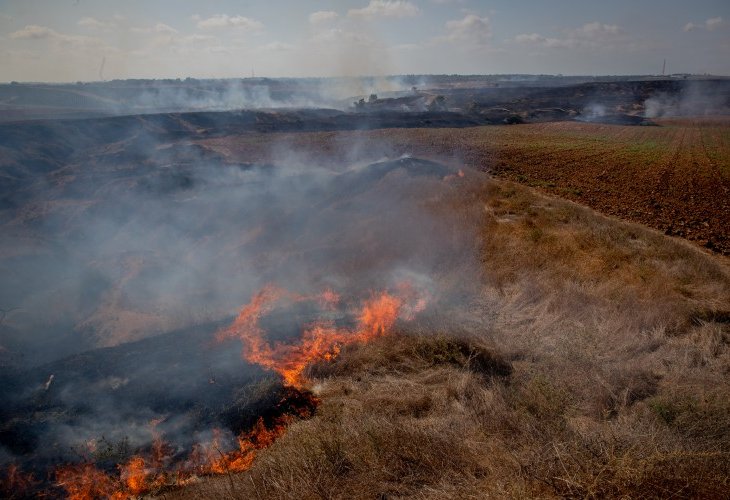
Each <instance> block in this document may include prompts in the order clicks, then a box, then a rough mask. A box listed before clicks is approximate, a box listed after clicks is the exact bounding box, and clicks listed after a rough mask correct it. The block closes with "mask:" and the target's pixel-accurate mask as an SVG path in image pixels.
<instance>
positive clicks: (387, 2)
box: [347, 0, 421, 19]
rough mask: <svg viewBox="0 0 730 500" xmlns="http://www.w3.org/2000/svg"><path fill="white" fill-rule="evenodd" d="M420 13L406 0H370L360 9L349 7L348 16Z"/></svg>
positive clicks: (395, 15)
mask: <svg viewBox="0 0 730 500" xmlns="http://www.w3.org/2000/svg"><path fill="white" fill-rule="evenodd" d="M420 13H421V9H419V8H418V7H416V6H415V5H414V4H413V3H411V2H409V1H408V0H370V3H369V4H368V5H367V6H366V7H363V8H362V9H350V10H349V11H347V15H348V16H349V17H359V18H363V19H374V18H376V17H396V18H399V17H414V16H417V15H418V14H420Z"/></svg>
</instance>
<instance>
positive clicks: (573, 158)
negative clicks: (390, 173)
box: [202, 118, 730, 255]
mask: <svg viewBox="0 0 730 500" xmlns="http://www.w3.org/2000/svg"><path fill="white" fill-rule="evenodd" d="M659 124H660V126H659V127H635V126H618V125H603V124H593V123H580V122H557V123H544V124H532V125H518V126H506V125H505V126H487V127H475V128H466V129H463V128H462V129H383V130H374V131H356V132H317V133H302V134H267V135H266V136H262V135H257V134H251V135H249V134H246V135H240V136H229V137H225V138H216V139H210V140H206V141H203V142H202V143H203V144H205V145H207V146H209V147H212V148H213V149H215V150H217V151H219V152H223V153H224V154H226V155H227V156H229V157H231V158H235V159H237V160H239V161H254V160H275V159H276V156H277V155H283V156H285V155H286V151H289V150H296V151H302V150H304V151H311V152H312V156H313V157H314V156H316V152H320V153H321V152H326V153H327V154H330V155H332V157H333V159H334V161H337V159H342V160H345V159H348V160H349V159H352V157H353V156H354V157H356V158H363V159H365V158H377V157H378V156H382V155H385V154H409V153H410V154H414V155H418V156H431V157H434V158H437V159H439V160H441V161H446V162H452V163H453V162H460V161H463V162H464V163H465V164H466V165H468V166H471V167H474V168H477V169H481V170H486V171H490V172H492V173H494V174H495V175H498V176H500V177H504V178H507V179H510V180H514V181H517V182H520V183H522V184H526V185H528V186H532V187H536V188H538V189H540V190H542V191H544V192H548V193H550V194H554V195H557V196H560V197H563V198H568V199H570V200H573V201H576V202H578V203H581V204H584V205H587V206H590V207H592V208H594V209H597V210H599V211H601V212H603V213H605V214H609V215H613V216H616V217H620V218H622V219H625V220H629V221H634V222H639V223H642V224H645V225H647V226H650V227H653V228H656V229H659V230H661V231H663V232H665V233H666V234H669V235H674V236H680V237H683V238H686V239H688V240H691V241H693V242H695V243H697V244H699V245H702V246H705V247H706V248H709V249H711V250H713V251H715V252H719V253H722V254H725V255H729V254H730V223H729V222H728V221H730V119H728V118H701V119H690V118H683V119H665V120H660V121H659ZM272 143H274V144H278V145H279V147H275V148H273V152H272V148H271V144H272ZM352 144H357V145H358V146H357V147H355V148H353V146H352Z"/></svg>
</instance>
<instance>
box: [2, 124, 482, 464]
mask: <svg viewBox="0 0 730 500" xmlns="http://www.w3.org/2000/svg"><path fill="white" fill-rule="evenodd" d="M125 123H126V122H124V121H118V122H115V124H116V126H112V124H108V125H109V126H108V128H105V127H104V126H103V125H102V126H101V127H95V128H94V131H93V132H90V135H87V134H85V133H84V127H85V126H87V125H88V124H87V123H85V122H67V123H65V124H63V126H60V127H55V126H53V127H50V128H49V129H45V130H44V132H45V133H46V134H45V137H46V141H45V144H44V145H43V146H37V145H35V144H34V142H32V141H30V140H28V141H26V139H25V137H24V136H23V134H24V133H27V134H29V135H28V137H30V138H32V137H36V136H37V135H36V134H37V133H38V132H39V131H40V129H38V128H37V126H35V125H29V127H30V129H27V130H25V132H24V131H23V130H22V129H18V130H20V131H16V133H15V135H9V136H8V139H7V140H6V141H5V143H4V144H3V147H4V148H5V149H6V150H7V151H9V152H10V155H9V158H11V161H12V162H13V164H12V166H13V167H14V169H15V170H14V172H15V175H14V176H13V178H10V179H7V178H6V180H5V182H6V184H7V187H9V188H10V187H12V189H11V190H8V191H6V192H5V193H4V197H3V199H2V212H1V214H0V215H1V217H2V226H3V232H4V234H5V238H4V239H3V245H2V254H1V256H2V261H1V264H2V267H3V272H4V275H5V276H6V279H4V280H3V282H2V286H1V287H0V301H1V303H2V307H3V308H4V309H5V310H7V311H8V313H7V315H6V317H5V321H4V323H3V324H2V326H1V327H0V328H1V330H0V332H1V333H2V337H1V341H0V344H1V345H2V348H3V351H2V356H3V358H2V361H3V364H4V368H3V371H2V374H1V375H2V376H3V380H4V382H5V383H4V387H3V391H2V394H1V396H2V398H3V401H4V402H5V408H4V410H3V412H4V414H3V422H4V425H3V428H2V429H1V430H0V440H1V443H2V450H3V452H2V457H1V458H2V460H3V462H5V463H8V462H9V461H15V462H20V463H25V464H26V466H28V467H30V468H31V470H33V469H35V470H36V471H42V470H43V467H44V465H45V464H58V463H63V462H67V461H74V460H77V458H75V457H78V456H84V457H86V459H88V460H91V461H92V462H95V463H98V464H102V465H103V464H104V463H106V462H105V460H106V461H109V460H111V461H112V462H114V461H116V462H114V463H119V462H120V461H123V460H126V458H127V457H128V456H129V454H130V453H131V452H134V451H136V450H140V449H146V447H149V446H151V443H152V441H153V438H154V436H155V435H159V434H163V435H164V436H165V438H166V439H167V440H168V441H169V442H170V443H172V446H173V448H174V450H173V452H172V455H171V456H173V457H178V458H176V460H182V459H184V460H188V458H186V453H188V452H189V451H190V449H191V447H192V446H193V445H194V444H195V443H198V442H209V441H210V440H211V439H212V438H211V434H210V433H211V432H212V430H213V429H214V428H221V429H223V430H224V434H223V435H219V436H218V437H217V438H216V439H220V440H223V441H225V440H226V436H228V437H229V438H230V437H232V436H233V434H236V433H239V432H241V431H243V430H245V429H246V428H248V427H250V426H251V425H253V424H254V423H255V422H256V418H258V417H261V416H262V415H264V416H265V415H267V414H273V413H276V411H279V410H276V408H278V407H279V406H280V405H281V402H277V401H279V399H280V398H282V397H284V396H282V395H281V394H282V392H281V391H282V390H283V389H282V387H281V385H279V382H276V380H277V378H276V377H275V375H273V373H272V372H270V371H267V370H263V369H262V368H259V367H256V366H254V365H250V364H247V363H246V362H245V361H244V360H242V359H241V356H240V343H234V342H228V343H217V342H215V332H216V331H218V330H219V329H220V328H221V327H222V326H223V325H224V324H225V322H226V321H228V320H230V318H231V317H232V316H233V315H234V314H235V313H236V311H237V310H238V308H239V307H240V306H241V305H242V304H245V303H246V302H248V301H249V299H250V298H251V297H252V296H253V295H254V294H255V292H256V290H258V289H260V288H261V287H263V286H266V285H268V284H274V285H276V286H280V287H284V288H286V289H287V290H290V291H291V292H292V293H293V294H296V296H297V297H305V296H319V295H318V294H320V295H321V294H322V293H325V294H331V295H333V296H334V295H336V296H337V298H338V299H337V304H338V305H337V306H336V308H335V309H334V311H335V312H332V311H331V310H330V309H322V308H321V307H319V306H316V303H315V304H314V305H313V304H310V303H306V304H300V301H299V300H297V301H294V302H292V304H291V305H290V306H287V308H286V309H283V310H280V311H278V312H275V314H274V315H273V316H272V317H271V318H270V319H267V322H264V323H263V327H264V330H265V333H266V335H267V337H268V338H267V339H266V341H269V342H276V341H279V342H293V343H296V342H297V339H298V337H299V336H300V335H301V332H302V330H303V329H304V328H305V327H306V326H307V325H311V324H312V322H313V321H318V320H324V321H327V324H328V325H329V324H331V325H333V327H334V326H335V325H341V326H338V328H340V330H339V331H338V333H337V335H339V337H338V338H341V340H342V341H344V340H346V339H345V337H347V336H348V335H349V334H348V332H350V331H353V332H354V331H355V330H354V327H351V326H350V325H354V324H355V323H356V322H358V321H360V322H362V319H358V317H359V316H358V315H359V314H361V313H358V312H357V308H358V307H360V304H363V303H365V304H367V301H368V300H370V298H371V297H372V296H373V294H374V293H379V292H380V291H384V292H386V293H393V294H397V293H400V292H398V291H399V290H401V291H402V290H403V287H404V286H405V287H406V288H407V289H409V290H411V289H413V290H418V294H419V296H424V297H425V296H427V297H428V298H429V301H430V302H431V303H432V304H439V303H441V304H444V303H448V301H450V300H457V299H456V296H455V295H453V293H454V290H453V287H452V286H451V285H448V286H444V285H443V281H442V279H443V278H444V277H445V276H449V281H448V282H449V283H454V282H455V281H454V280H457V281H458V277H459V276H466V275H467V274H464V273H469V272H470V271H469V270H470V268H471V269H472V270H473V269H474V268H475V266H474V263H475V260H474V259H475V255H474V249H475V245H474V242H473V240H472V236H470V235H469V234H468V231H467V232H465V231H464V230H463V229H461V228H460V229H458V231H457V230H456V229H455V224H454V220H453V214H452V215H449V214H448V213H447V212H445V211H444V210H443V209H440V208H438V206H439V205H440V203H441V202H443V201H444V200H446V199H448V197H449V196H451V195H452V194H453V192H454V187H453V184H454V182H456V181H455V179H457V178H458V176H457V175H456V174H457V172H456V171H455V170H454V169H452V168H450V167H447V166H444V165H441V164H437V163H433V162H430V161H425V160H419V159H414V158H409V157H401V158H397V159H384V160H383V161H380V162H376V163H370V164H349V165H332V164H331V163H329V162H327V161H325V160H324V159H323V160H322V161H321V162H320V163H318V162H317V161H316V159H313V158H312V157H311V155H310V156H307V157H306V158H305V157H303V156H300V155H299V154H298V153H297V151H295V150H289V149H287V148H286V147H283V146H279V147H277V146H272V147H275V148H276V151H275V153H272V154H273V155H274V156H275V157H277V158H281V161H280V162H278V163H277V164H276V165H271V164H254V163H250V164H242V163H235V162H231V161H228V160H227V159H226V158H225V157H223V156H221V155H220V154H217V153H215V152H213V151H211V150H208V149H206V148H203V147H200V146H198V145H195V144H193V143H190V142H186V141H184V140H179V139H176V138H175V134H174V133H173V134H172V135H171V128H170V127H168V128H165V129H164V130H163V129H159V128H157V127H158V126H159V125H160V122H159V121H156V120H147V119H145V118H135V119H134V120H132V122H131V123H130V124H127V125H128V126H127V125H125ZM210 126H215V124H210ZM34 127H36V128H34ZM360 146H362V145H360ZM352 147H353V148H357V147H358V145H357V144H352ZM293 296H294V295H293ZM325 296H328V295H325ZM393 296H394V297H395V295H393ZM393 300H397V301H398V302H397V304H398V308H400V304H401V302H400V301H401V299H400V298H399V299H393ZM394 304H396V302H394ZM414 307H415V306H413V307H411V306H410V305H408V304H406V303H405V302H404V303H403V310H402V311H401V312H400V313H399V312H398V309H393V313H391V314H390V319H388V324H387V327H388V328H389V327H390V325H391V324H392V322H393V321H397V320H399V319H403V318H405V317H406V316H405V315H406V313H407V315H408V316H409V317H412V316H413V314H415V311H420V310H422V309H423V306H422V305H421V306H419V307H418V308H414ZM409 311H410V312H409ZM377 321H379V320H377ZM378 324H380V323H377V322H376V323H375V325H378ZM368 328H370V331H372V332H373V333H374V334H381V333H382V332H383V331H384V330H383V329H382V328H385V327H381V326H373V327H368ZM363 332H364V330H362V329H361V330H358V333H352V335H360V336H362V335H364V333H363ZM160 334H163V335H160ZM358 338H359V337H358ZM363 338H365V337H363ZM100 347H106V348H107V349H98V348H100ZM84 351H87V352H84ZM323 352H324V351H323ZM69 356H70V357H69ZM266 376H268V377H269V379H268V380H269V382H265V383H264V385H263V386H262V385H260V383H259V386H258V387H259V389H256V388H255V387H257V385H256V383H257V381H260V380H261V379H262V378H263V377H266ZM272 377H273V378H272ZM252 384H253V385H252ZM286 397H287V398H290V396H286ZM277 405H279V406H277ZM280 411H284V410H280ZM267 412H268V413H267ZM272 412H273V413H272ZM272 418H273V417H272ZM150 422H155V423H154V425H151V424H150ZM231 433H233V434H231ZM74 450H75V451H74ZM180 457H182V458H180Z"/></svg>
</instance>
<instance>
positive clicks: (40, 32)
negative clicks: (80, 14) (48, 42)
mask: <svg viewBox="0 0 730 500" xmlns="http://www.w3.org/2000/svg"><path fill="white" fill-rule="evenodd" d="M58 35H60V33H58V32H57V31H55V30H52V29H51V28H48V27H46V26H38V25H37V24H29V25H27V26H26V27H25V28H23V29H21V30H18V31H15V32H13V33H10V38H15V39H18V40H24V39H32V40H41V39H44V38H53V37H54V36H58Z"/></svg>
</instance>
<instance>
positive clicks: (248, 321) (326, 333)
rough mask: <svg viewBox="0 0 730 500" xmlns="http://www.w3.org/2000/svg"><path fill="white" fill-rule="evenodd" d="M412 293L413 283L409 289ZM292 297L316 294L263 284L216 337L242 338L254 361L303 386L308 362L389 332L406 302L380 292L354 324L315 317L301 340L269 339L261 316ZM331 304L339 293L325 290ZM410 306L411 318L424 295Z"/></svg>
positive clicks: (246, 356) (247, 356)
mask: <svg viewBox="0 0 730 500" xmlns="http://www.w3.org/2000/svg"><path fill="white" fill-rule="evenodd" d="M407 291H408V292H409V295H413V293H412V288H408V290H407ZM284 298H288V299H290V300H293V301H302V300H314V299H311V298H308V297H306V296H301V295H296V294H292V293H290V292H287V291H286V290H283V289H280V288H276V287H274V286H272V285H269V286H266V287H264V288H263V289H262V290H261V291H259V292H258V293H257V294H255V295H254V296H253V298H252V299H251V302H249V303H248V304H246V305H245V306H243V307H242V308H241V311H240V312H239V314H238V316H237V317H236V319H235V320H234V322H233V324H231V326H229V327H228V328H225V329H222V330H220V331H219V332H218V334H217V336H216V337H217V339H218V340H224V339H229V338H238V339H240V340H241V341H242V342H243V357H244V359H246V360H247V361H248V362H250V363H254V364H258V365H260V366H262V367H264V368H267V369H269V370H272V371H275V372H277V373H279V374H280V375H281V376H282V378H283V379H284V383H285V384H286V385H290V386H293V387H302V386H303V385H304V383H305V380H304V378H303V375H302V373H303V372H304V369H305V367H306V366H307V365H308V364H310V363H312V362H314V361H318V360H329V359H332V358H334V357H336V356H337V355H338V354H339V352H340V349H341V347H342V346H343V345H346V344H351V343H355V342H367V341H369V340H371V339H373V338H376V337H379V336H383V335H386V334H388V333H389V332H390V330H391V329H392V327H393V325H394V324H395V322H396V321H397V320H398V317H399V315H400V313H401V310H402V308H403V306H404V299H402V298H400V297H397V296H395V295H391V294H390V293H388V292H381V293H380V294H379V295H374V296H373V297H372V298H371V299H370V300H367V301H366V302H365V303H364V304H363V306H362V309H361V311H360V313H359V314H358V325H357V327H356V328H355V329H346V328H337V327H336V326H334V325H333V324H332V323H331V322H328V321H317V322H315V323H313V324H311V325H309V326H308V327H306V328H305V329H304V332H303V333H302V336H301V338H300V340H299V343H298V344H284V343H281V342H277V343H275V344H273V345H271V344H269V343H268V342H266V340H265V338H264V331H263V330H262V329H261V327H260V325H259V320H260V318H261V317H262V316H263V315H265V314H267V313H269V312H271V311H272V310H273V308H274V306H275V304H276V303H277V302H278V301H280V300H282V299H284ZM316 299H318V300H320V301H326V303H327V304H329V305H331V304H336V303H338V302H339V300H340V299H339V296H338V295H337V294H336V293H335V292H333V291H331V290H328V291H325V292H324V293H323V294H320V295H319V296H317V297H316ZM418 301H421V302H417V303H416V304H415V305H413V306H410V307H409V308H408V311H409V314H408V318H406V319H411V317H412V316H413V314H412V313H414V312H418V311H420V310H421V309H422V308H423V307H425V302H423V301H424V299H423V298H418Z"/></svg>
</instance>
